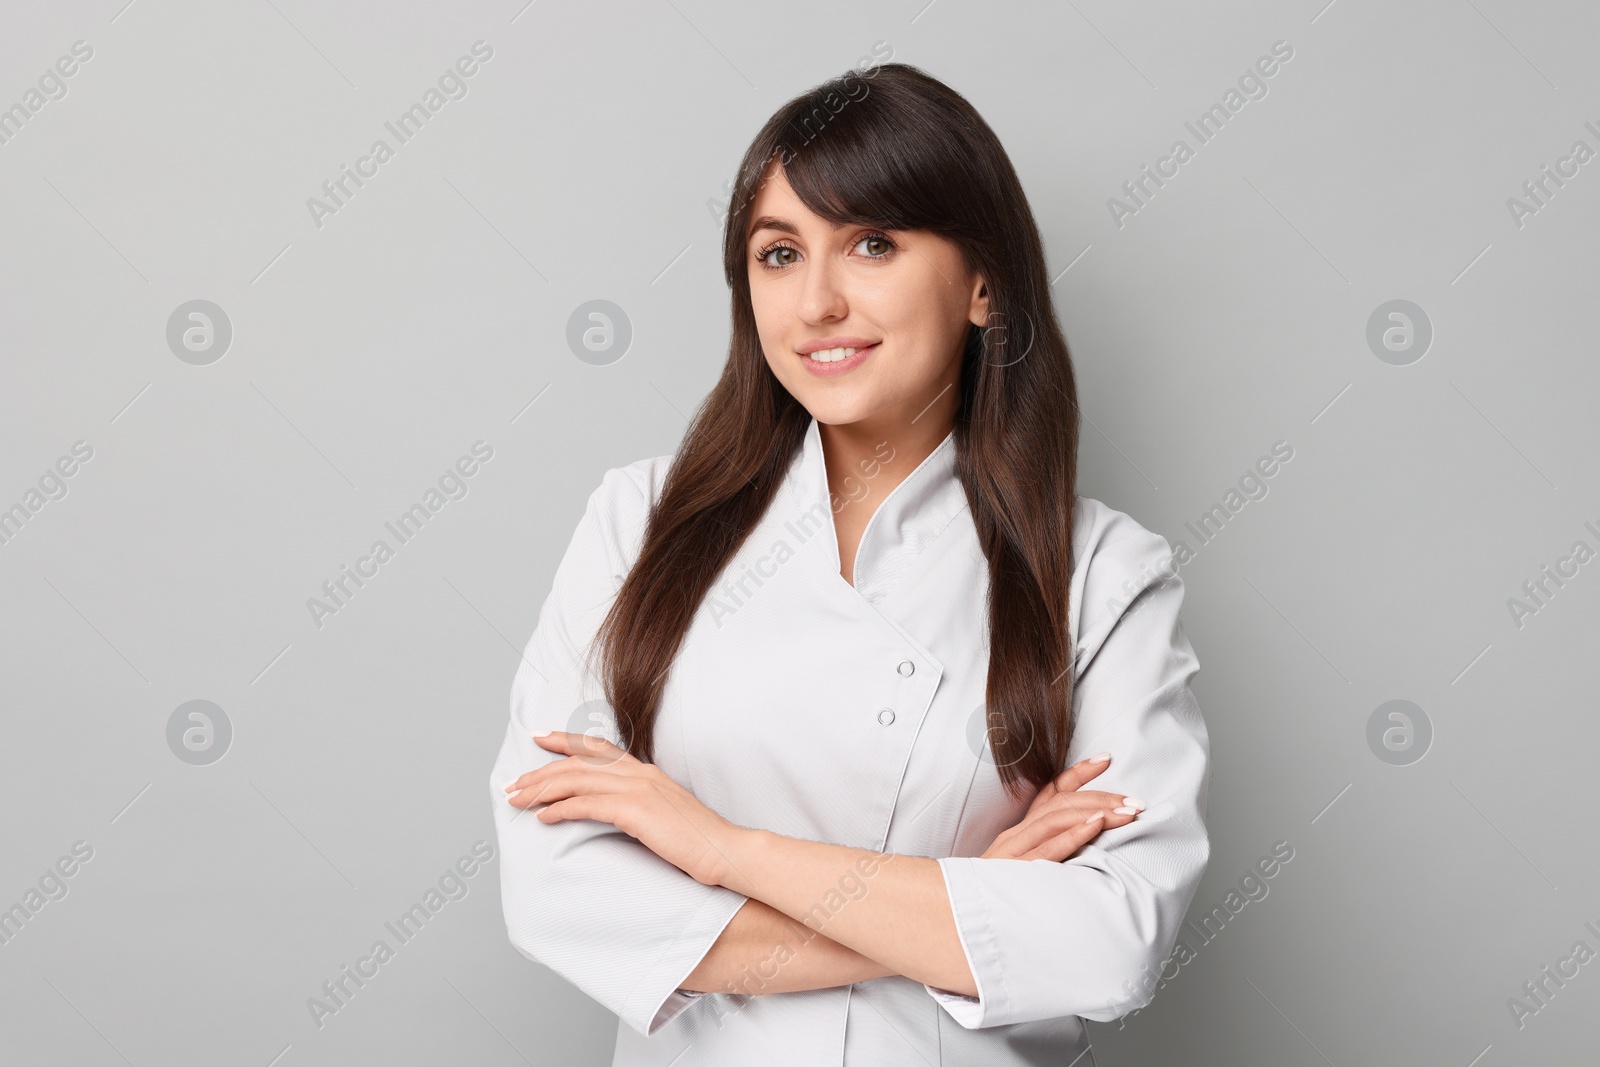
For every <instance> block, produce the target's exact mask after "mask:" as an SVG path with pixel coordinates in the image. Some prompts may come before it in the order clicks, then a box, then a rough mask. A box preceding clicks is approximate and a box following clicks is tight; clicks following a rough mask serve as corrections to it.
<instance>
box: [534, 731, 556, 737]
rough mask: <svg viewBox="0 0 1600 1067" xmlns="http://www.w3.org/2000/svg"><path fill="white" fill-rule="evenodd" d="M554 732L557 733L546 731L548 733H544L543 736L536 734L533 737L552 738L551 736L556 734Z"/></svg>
mask: <svg viewBox="0 0 1600 1067" xmlns="http://www.w3.org/2000/svg"><path fill="white" fill-rule="evenodd" d="M554 732H555V731H554V730H546V731H545V732H544V733H542V734H534V735H533V736H534V737H549V736H550V735H551V734H552V733H554Z"/></svg>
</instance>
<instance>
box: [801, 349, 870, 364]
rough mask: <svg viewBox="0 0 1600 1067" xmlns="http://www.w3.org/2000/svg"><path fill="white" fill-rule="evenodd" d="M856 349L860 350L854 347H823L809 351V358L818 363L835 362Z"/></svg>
mask: <svg viewBox="0 0 1600 1067" xmlns="http://www.w3.org/2000/svg"><path fill="white" fill-rule="evenodd" d="M858 351H860V350H859V349H855V348H823V349H819V350H818V351H816V352H813V353H811V358H812V359H814V360H816V361H817V362H818V363H837V362H839V361H840V360H841V359H846V358H848V357H850V356H853V355H855V354H856V353H857V352H858Z"/></svg>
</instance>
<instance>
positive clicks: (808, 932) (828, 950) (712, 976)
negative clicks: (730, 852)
mask: <svg viewBox="0 0 1600 1067" xmlns="http://www.w3.org/2000/svg"><path fill="white" fill-rule="evenodd" d="M894 973H895V972H893V971H891V970H889V969H888V968H887V967H885V966H883V965H882V964H880V963H878V962H876V961H875V960H872V959H869V958H867V957H866V956H863V955H862V954H861V953H859V952H857V951H855V950H854V949H850V948H846V947H845V946H843V945H841V944H839V943H838V942H837V941H835V940H833V939H832V938H830V937H827V936H825V935H823V934H820V933H817V932H816V931H815V930H812V929H811V928H809V927H807V926H805V925H804V924H802V923H798V922H796V921H795V920H793V919H791V918H789V917H788V916H787V915H785V914H783V913H782V912H780V911H778V910H776V909H775V908H773V907H772V906H771V905H769V904H766V903H764V902H762V901H760V900H755V899H752V900H749V901H747V902H746V903H745V904H744V906H743V907H741V908H740V909H739V910H738V912H736V913H735V914H734V916H733V920H732V921H731V922H729V923H728V925H727V926H726V927H725V928H724V929H723V931H722V935H721V936H720V937H718V938H717V940H716V943H715V944H713V945H712V946H711V950H710V951H709V952H707V953H706V955H705V958H704V959H702V960H701V961H700V965H699V966H698V967H696V968H695V969H694V970H693V971H691V972H690V973H689V977H688V978H687V979H685V980H684V982H683V984H682V987H681V988H683V989H692V990H698V991H701V992H707V993H740V994H749V995H754V996H761V995H765V994H768V993H792V992H797V991H799V990H804V989H826V988H828V987H830V986H841V985H849V984H851V983H852V982H864V981H866V980H868V979H870V978H882V977H884V976H886V975H890V974H894Z"/></svg>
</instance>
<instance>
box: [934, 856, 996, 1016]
mask: <svg viewBox="0 0 1600 1067" xmlns="http://www.w3.org/2000/svg"><path fill="white" fill-rule="evenodd" d="M962 862H963V861H962V859H961V858H957V857H942V858H941V859H940V860H939V873H940V874H942V875H943V876H944V887H945V892H946V893H948V894H949V897H950V911H951V913H952V914H953V915H954V916H955V921H956V936H957V937H959V938H960V939H961V951H962V953H963V954H964V955H965V956H966V958H967V967H968V969H970V970H971V971H972V981H973V983H974V984H975V985H976V986H977V987H978V995H977V996H975V997H969V996H967V995H965V994H964V993H952V992H950V991H949V990H948V989H940V988H939V987H938V986H932V985H928V984H927V983H926V982H924V983H923V984H922V988H924V989H926V990H927V991H928V995H929V996H930V997H932V998H933V999H934V1000H935V1001H936V1002H938V1004H939V1005H940V1006H941V1007H942V1008H944V1010H945V1012H946V1013H947V1014H948V1015H949V1016H950V1018H952V1019H954V1020H955V1021H956V1022H957V1023H959V1024H961V1026H962V1027H964V1028H965V1029H968V1030H976V1029H978V1028H979V1027H981V1026H983V1025H984V1016H985V1015H989V1014H992V1012H991V1010H990V1009H991V1008H992V1006H993V1003H994V996H993V994H992V993H990V994H988V995H986V993H985V990H986V989H987V988H988V987H989V986H991V985H992V984H993V983H994V981H996V979H994V978H992V977H991V976H993V975H997V974H999V969H998V968H999V960H998V957H997V955H996V953H995V949H994V933H993V931H992V930H991V929H990V928H989V923H988V920H987V917H986V915H985V913H984V909H983V901H982V896H981V894H980V893H979V892H978V890H977V887H975V886H972V885H970V884H967V883H964V882H963V880H962V879H960V878H954V879H952V878H951V870H952V869H953V867H955V866H956V865H958V864H960V863H962ZM968 862H970V860H969V861H968ZM990 862H994V861H990Z"/></svg>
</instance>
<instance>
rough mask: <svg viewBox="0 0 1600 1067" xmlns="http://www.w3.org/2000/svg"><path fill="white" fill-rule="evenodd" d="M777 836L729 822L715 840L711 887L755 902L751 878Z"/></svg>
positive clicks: (713, 843) (713, 844)
mask: <svg viewBox="0 0 1600 1067" xmlns="http://www.w3.org/2000/svg"><path fill="white" fill-rule="evenodd" d="M772 836H773V835H772V834H771V833H769V832H768V831H766V830H760V829H752V828H750V827H747V826H739V825H737V824H735V823H731V822H730V823H726V824H725V825H724V826H723V827H722V828H721V830H720V832H719V833H718V834H717V836H716V837H715V838H714V839H713V840H712V842H711V843H712V846H713V859H712V864H713V866H712V871H711V874H710V879H709V881H708V883H707V884H710V885H720V886H723V887H724V888H727V889H731V890H733V891H734V892H735V893H742V894H744V895H745V896H747V897H751V898H752V899H754V896H755V894H754V892H753V890H754V889H755V886H754V884H753V883H752V881H751V878H752V877H753V876H754V871H755V867H756V863H757V856H758V854H759V853H760V851H761V850H762V849H763V848H764V847H765V845H766V841H767V839H769V838H770V837H772Z"/></svg>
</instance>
